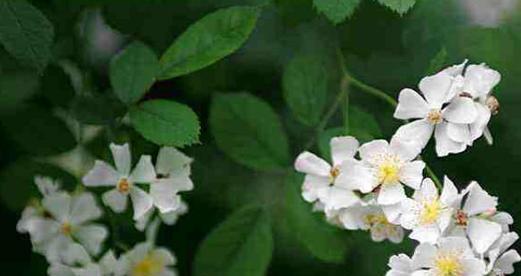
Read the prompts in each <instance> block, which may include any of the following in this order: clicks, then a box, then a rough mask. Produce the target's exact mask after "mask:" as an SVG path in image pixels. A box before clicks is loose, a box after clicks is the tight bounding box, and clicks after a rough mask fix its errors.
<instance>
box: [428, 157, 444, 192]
mask: <svg viewBox="0 0 521 276" xmlns="http://www.w3.org/2000/svg"><path fill="white" fill-rule="evenodd" d="M425 170H426V171H427V174H428V175H429V177H430V178H431V179H432V181H433V182H434V184H436V187H438V189H440V190H441V189H442V188H443V185H442V184H441V181H440V179H439V178H438V177H437V176H436V174H435V173H434V171H433V170H432V169H431V167H429V165H427V163H425Z"/></svg>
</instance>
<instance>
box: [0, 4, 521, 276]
mask: <svg viewBox="0 0 521 276" xmlns="http://www.w3.org/2000/svg"><path fill="white" fill-rule="evenodd" d="M31 3H32V4H33V5H34V6H36V7H37V8H38V9H40V10H41V11H42V12H43V13H44V14H45V15H46V17H47V18H48V19H49V20H50V21H51V22H52V23H53V25H54V28H55V39H54V43H55V44H54V48H53V61H52V62H51V65H50V66H48V67H47V68H46V70H45V71H44V72H43V73H37V72H35V71H34V70H32V69H31V68H28V67H24V66H23V65H22V64H20V63H19V62H17V61H16V60H14V59H12V58H11V57H10V56H9V55H8V54H7V53H6V52H5V51H4V49H0V96H1V97H0V203H1V208H0V212H1V218H2V225H3V227H1V230H0V231H1V237H2V245H3V248H4V249H3V250H1V251H0V266H1V267H2V268H3V269H2V271H4V272H7V271H10V273H11V274H9V275H45V271H46V267H47V264H46V262H45V260H44V258H43V257H41V256H39V255H36V254H33V253H32V252H31V247H30V242H29V237H28V236H27V235H21V234H18V233H17V232H16V230H15V225H16V222H17V220H18V219H19V217H20V213H21V210H22V209H23V207H24V206H25V204H26V202H27V200H28V199H29V198H31V197H32V196H36V195H37V193H36V191H35V188H34V187H33V184H32V178H33V176H34V175H35V174H44V175H49V176H53V177H59V178H60V179H62V180H63V182H64V184H65V186H66V187H68V188H69V189H74V187H75V185H76V182H77V180H78V178H77V177H78V176H80V175H81V174H82V173H83V172H84V171H85V166H86V164H87V165H88V164H89V162H88V161H90V162H91V161H92V158H102V159H106V160H110V155H109V152H108V143H109V142H110V141H116V142H126V141H130V142H131V144H132V149H133V152H134V155H135V156H137V155H138V154H142V153H147V154H154V153H155V152H157V146H155V145H153V144H151V143H150V142H147V141H146V140H145V139H143V138H142V137H141V136H140V135H139V134H137V133H136V132H135V131H134V130H133V129H131V128H129V127H126V126H124V125H118V126H112V125H111V122H112V119H113V118H115V117H117V116H120V115H121V113H122V112H124V109H123V108H122V104H121V103H120V102H118V101H117V100H116V98H115V97H114V95H113V93H112V91H110V83H109V79H108V74H107V66H108V63H109V61H110V59H111V57H112V56H113V55H115V54H116V53H117V52H118V51H119V50H120V49H121V48H123V47H124V46H125V45H126V44H127V43H129V42H131V41H134V40H139V41H142V42H144V43H146V44H147V45H148V46H150V47H151V48H152V49H154V51H155V52H156V53H157V54H160V53H162V52H163V51H164V50H165V49H166V48H167V47H168V46H169V45H170V43H171V42H172V41H173V40H174V38H175V37H177V36H178V35H179V34H180V33H181V32H183V31H184V30H185V29H186V27H187V26H189V25H190V24H191V23H193V22H195V21H196V20H197V19H199V18H201V17H202V16H204V15H205V14H207V13H209V12H211V11H214V10H216V9H218V8H221V7H228V6H232V5H237V4H249V5H258V4H266V5H265V6H264V8H263V11H262V14H261V17H260V18H259V21H258V22H257V25H256V28H255V30H254V32H253V34H252V35H251V37H250V38H249V39H248V41H247V43H246V44H245V45H244V46H243V47H242V48H241V49H240V50H239V51H238V52H236V53H234V54H233V55H231V56H229V57H227V58H225V59H223V60H221V61H219V62H218V63H216V64H214V65H212V66H210V67H207V68H205V69H203V70H200V71H197V72H195V73H193V74H190V75H187V76H183V77H180V78H176V79H174V80H168V81H162V82H158V83H156V84H155V85H154V86H153V87H152V88H151V89H150V92H149V93H148V94H147V95H146V99H152V98H170V99H174V100H176V101H178V102H182V103H186V104H188V105H189V106H190V107H192V108H193V109H194V110H195V111H196V113H197V114H198V116H199V119H200V120H201V124H202V125H201V126H202V133H201V144H198V145H194V146H191V147H188V148H186V149H184V151H185V152H186V153H187V154H188V155H190V156H192V157H193V158H194V159H195V162H194V164H193V180H194V183H195V189H194V190H193V191H192V192H189V193H185V195H184V198H185V199H186V201H187V202H188V204H189V207H190V211H189V213H188V214H187V215H184V216H183V217H182V218H181V219H180V220H179V222H178V223H177V224H176V225H174V226H171V227H170V226H163V227H162V228H161V231H160V234H159V238H160V242H159V244H162V245H165V246H168V247H169V248H171V249H173V251H174V252H175V254H176V256H177V257H178V265H177V268H178V270H179V272H180V275H191V271H192V262H193V259H194V255H195V253H196V250H197V248H198V245H199V244H200V242H201V241H202V239H203V238H204V237H205V236H206V235H207V234H208V233H209V231H211V229H212V228H213V227H214V226H216V225H217V224H218V223H219V222H221V221H222V220H224V219H225V218H226V216H227V215H228V214H230V213H231V212H232V211H234V210H236V209H238V208H239V207H241V206H243V205H246V204H251V203H260V204H263V205H266V206H269V210H270V211H271V218H272V222H273V223H272V228H273V233H274V242H275V243H274V247H275V251H274V254H273V258H272V261H271V265H270V268H269V271H268V275H288V274H289V275H383V274H384V273H385V271H386V269H387V267H386V264H387V260H388V258H389V257H390V256H391V255H392V254H395V253H397V252H405V253H410V252H411V250H412V242H410V241H408V240H405V241H404V243H402V244H400V245H394V244H391V243H389V242H383V243H378V244H377V243H374V242H372V241H371V240H370V238H369V235H368V233H364V232H348V231H341V230H337V229H335V228H333V227H330V226H327V225H326V224H325V222H322V221H321V218H320V217H317V216H313V215H311V206H310V205H308V204H305V203H304V202H303V201H302V200H301V199H300V196H299V194H298V191H299V186H300V182H299V181H301V179H299V178H298V177H295V176H294V175H292V174H291V164H287V170H280V171H272V172H259V171H254V170H251V169H248V168H246V167H244V166H242V165H240V164H237V163H236V162H234V161H233V160H231V159H230V158H229V157H227V156H226V155H225V154H223V153H222V151H220V150H219V149H218V147H217V146H216V143H215V141H214V138H213V137H212V135H211V133H210V131H209V127H208V114H209V106H210V103H211V101H212V97H213V95H214V94H215V93H218V92H239V91H248V92H250V93H252V94H254V95H256V96H258V97H260V98H262V99H264V100H265V101H267V102H268V103H269V104H270V105H271V106H272V107H273V108H274V109H275V110H276V112H277V113H278V114H279V116H280V117H281V119H282V122H283V125H284V129H285V131H286V132H287V134H288V137H289V140H290V147H291V153H292V159H293V158H294V157H295V156H296V155H297V154H298V153H299V152H300V151H301V150H302V149H303V148H304V145H305V144H306V142H307V141H308V140H309V139H310V137H312V136H313V135H315V134H314V131H313V128H312V127H308V126H306V125H303V124H301V123H299V122H298V120H296V118H295V117H294V116H293V115H292V114H291V113H290V112H289V109H288V107H287V105H285V103H284V99H283V93H282V91H283V88H282V75H283V71H284V68H285V66H286V65H287V64H288V62H289V61H290V60H291V58H292V57H294V56H295V55H297V54H299V53H308V54H315V55H319V56H322V57H325V58H326V59H327V60H330V61H331V62H330V63H331V65H330V67H331V68H330V70H329V71H328V76H329V77H330V80H328V82H329V85H328V87H329V93H330V95H329V96H328V97H329V98H330V99H331V100H332V99H333V98H334V97H335V95H336V94H337V93H338V92H337V91H338V84H336V82H337V80H338V73H337V69H335V68H336V66H335V62H336V58H335V57H336V56H335V48H336V47H337V46H339V47H340V48H341V50H342V52H343V54H344V56H345V57H346V60H345V61H346V66H347V68H348V70H349V71H350V72H351V73H352V74H353V75H354V76H356V77H357V78H358V79H360V80H362V81H364V82H365V83H367V84H370V85H372V86H374V87H378V88H379V89H381V90H383V91H386V92H387V93H388V94H389V95H391V96H392V97H394V98H396V96H397V94H398V92H399V91H400V90H401V89H402V88H405V87H411V88H416V85H417V83H418V82H419V80H420V79H421V78H422V77H423V76H425V75H426V74H428V73H432V72H429V68H430V66H431V64H433V60H435V59H436V57H437V60H441V62H442V63H443V65H450V64H455V63H460V62H462V61H463V60H464V59H466V58H468V59H469V60H470V62H472V63H481V62H485V63H487V64H488V65H490V66H491V67H492V68H494V69H496V70H498V71H500V72H501V74H502V81H501V83H500V85H499V86H498V87H496V89H495V95H496V96H497V98H498V99H499V101H500V103H501V110H500V113H499V114H498V115H497V116H495V117H493V119H492V120H491V123H490V124H489V126H490V127H491V131H492V134H493V136H494V137H495V143H494V145H493V146H488V145H486V143H485V142H484V141H482V140H479V141H478V142H477V143H476V144H475V145H474V146H473V147H471V148H470V149H469V150H467V151H465V152H464V153H462V154H458V155H451V156H449V157H447V158H443V159H439V158H437V157H436V156H435V154H434V152H433V150H432V148H433V147H432V145H430V146H429V147H428V150H427V153H426V154H425V160H426V161H427V162H428V163H429V164H430V165H431V167H432V168H433V170H434V171H435V172H436V173H437V174H438V176H439V177H441V176H443V175H445V174H446V175H448V176H450V177H451V178H452V179H453V180H454V181H455V182H456V183H458V184H459V185H460V187H462V186H464V185H466V184H467V183H468V182H469V181H470V180H477V181H478V182H480V183H481V184H482V186H483V187H485V189H487V190H488V191H489V192H490V193H491V194H493V195H497V196H498V197H499V198H500V200H499V201H500V208H501V209H503V210H506V211H508V212H510V213H511V214H512V215H513V216H514V218H515V220H516V223H515V224H514V226H513V227H514V229H515V230H517V229H520V227H521V224H520V223H519V221H520V219H521V216H520V215H519V214H520V212H521V204H520V202H521V188H520V186H519V185H520V184H521V171H520V168H521V145H520V143H519V141H521V121H520V119H521V93H520V92H521V91H520V87H521V77H520V76H521V66H520V62H521V9H519V8H518V6H519V5H518V1H516V0H496V1H491V0H484V1H478V0H418V1H416V4H415V5H414V7H413V8H412V9H411V10H410V11H409V12H407V13H406V14H405V15H403V16H400V15H398V14H397V13H394V12H393V11H391V10H390V9H388V8H386V7H384V6H382V5H380V4H379V3H377V1H373V0H362V1H361V3H360V5H359V6H358V8H357V9H356V11H355V12H354V14H353V15H352V16H351V17H350V18H348V19H347V20H345V21H344V22H343V23H340V24H337V25H334V24H332V23H331V22H330V21H328V20H327V19H326V18H325V17H324V16H323V15H320V14H318V13H317V11H316V9H314V8H313V4H312V1H311V0H273V1H261V0H259V1H254V0H250V1H247V0H243V1H240V0H220V1H219V0H193V1H181V0H177V1H158V0H156V1H127V2H121V1H113V2H112V1H89V2H86V1H77V2H74V3H72V1H58V0H55V1H41V0H39V1H31ZM358 92H360V91H358V90H357V89H356V88H352V89H351V93H350V105H351V106H354V107H356V108H357V109H359V111H360V112H363V113H364V114H369V115H368V116H366V117H364V116H358V117H357V118H359V119H358V120H361V122H360V121H358V123H359V124H360V125H361V128H363V127H364V126H367V125H369V124H371V123H370V122H369V121H371V122H372V121H373V120H374V121H375V122H376V123H377V127H374V126H373V127H371V130H368V132H369V134H368V135H369V136H370V137H374V138H388V137H390V136H391V135H392V134H393V132H394V130H395V129H396V128H397V127H398V126H399V121H397V120H395V119H393V118H392V113H393V110H392V109H391V108H390V107H389V106H388V105H387V104H386V103H385V102H382V101H380V100H379V99H376V98H371V97H369V96H367V95H366V94H363V93H358ZM329 105H330V104H329V103H328V106H329ZM351 112H352V111H351ZM350 114H351V113H350ZM348 115H349V114H348ZM372 117H374V118H372ZM72 118H74V119H76V120H77V121H73V120H72ZM352 120H356V119H355V118H354V117H353V119H352ZM78 121H79V122H80V123H79V124H78V123H77V122H78ZM352 124H353V125H354V124H357V122H353V123H352ZM86 126H88V127H86ZM340 126H342V114H341V113H340V112H339V113H338V114H336V115H335V116H334V117H333V118H332V120H331V121H330V123H329V124H328V126H327V128H328V129H329V128H335V127H340ZM375 128H376V129H375ZM362 132H363V131H362ZM78 133H83V134H84V135H81V136H82V137H84V140H82V141H77V140H76V139H75V137H78ZM85 137H88V138H85ZM366 138H367V137H366ZM78 144H81V145H82V146H81V149H78V148H77V145H78ZM312 151H314V152H319V148H318V146H314V147H313V149H312ZM78 152H80V153H81V154H78ZM74 153H75V154H74ZM67 158H68V159H67ZM64 160H65V161H64ZM87 168H88V167H87ZM288 175H290V176H289V178H288ZM295 220H297V221H300V220H312V221H308V222H306V223H301V224H300V226H301V227H303V228H306V229H304V231H300V230H301V229H299V228H298V227H297V228H295V226H294V224H295ZM130 221H131V220H130V219H129V216H126V217H125V216H123V217H121V218H118V225H119V226H118V229H119V230H118V231H120V232H121V235H122V236H123V237H124V238H125V239H126V241H128V243H129V244H132V243H133V242H136V241H140V240H142V239H143V235H142V234H141V233H139V232H137V231H136V230H134V229H133V226H132V224H131V222H130ZM297 224H299V223H298V222H297ZM292 225H293V226H292ZM110 242H111V241H110V238H109V240H108V241H107V245H110ZM316 244H319V245H318V246H319V247H320V246H322V247H326V248H323V251H324V252H329V253H330V254H331V255H327V254H326V256H325V257H324V256H322V257H321V256H316V254H313V252H312V251H313V248H314V246H317V245H316ZM328 246H329V247H331V248H327V247H328ZM333 247H334V248H333ZM517 248H521V247H520V245H519V244H518V245H517ZM324 259H328V260H329V261H325V260H324ZM518 271H519V269H518ZM518 273H519V272H518ZM518 275H521V273H519V274H518Z"/></svg>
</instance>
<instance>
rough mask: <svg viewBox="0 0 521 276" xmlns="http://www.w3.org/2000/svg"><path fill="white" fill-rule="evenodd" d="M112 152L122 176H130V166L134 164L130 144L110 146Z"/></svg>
mask: <svg viewBox="0 0 521 276" xmlns="http://www.w3.org/2000/svg"><path fill="white" fill-rule="evenodd" d="M110 150H111V151H112V157H113V158H114V164H116V169H117V170H118V172H119V173H120V174H121V175H124V176H128V175H129V174H130V165H131V162H132V158H131V157H130V148H129V146H128V144H124V145H116V144H110Z"/></svg>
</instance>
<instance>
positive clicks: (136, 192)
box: [130, 186, 153, 220]
mask: <svg viewBox="0 0 521 276" xmlns="http://www.w3.org/2000/svg"><path fill="white" fill-rule="evenodd" d="M130 198H131V199H132V206H133V207H134V219H135V220H137V219H139V218H140V217H141V216H143V215H144V214H145V213H146V212H148V210H150V208H152V206H153V201H152V197H151V196H150V195H149V194H147V193H146V192H145V191H143V190H141V189H140V188H138V187H136V186H134V187H132V189H130Z"/></svg>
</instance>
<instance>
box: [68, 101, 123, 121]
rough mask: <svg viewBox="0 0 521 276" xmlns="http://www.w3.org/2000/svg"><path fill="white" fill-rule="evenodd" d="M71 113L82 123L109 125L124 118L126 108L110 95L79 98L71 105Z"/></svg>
mask: <svg viewBox="0 0 521 276" xmlns="http://www.w3.org/2000/svg"><path fill="white" fill-rule="evenodd" d="M71 111H72V112H71V113H72V115H73V116H74V117H75V119H76V120H78V121H79V122H81V123H85V124H93V125H108V124H110V123H112V122H114V121H115V120H116V118H117V117H120V116H123V115H124V112H125V108H124V106H122V104H121V103H120V102H118V101H117V99H115V98H114V97H111V95H109V93H104V94H101V95H84V96H83V95H82V96H77V97H76V98H74V99H73V101H72V103H71Z"/></svg>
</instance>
